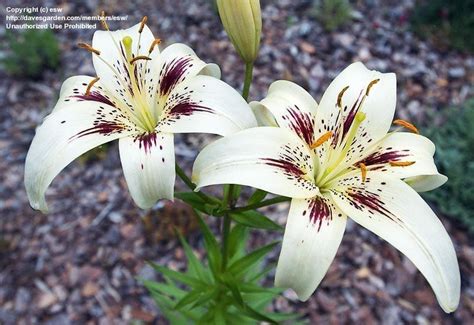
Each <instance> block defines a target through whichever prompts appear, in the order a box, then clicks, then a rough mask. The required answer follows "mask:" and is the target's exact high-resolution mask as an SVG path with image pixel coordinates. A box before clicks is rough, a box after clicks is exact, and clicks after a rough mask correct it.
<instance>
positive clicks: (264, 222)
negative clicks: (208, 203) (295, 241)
mask: <svg viewBox="0 0 474 325" xmlns="http://www.w3.org/2000/svg"><path fill="white" fill-rule="evenodd" d="M230 216H231V218H232V220H234V221H235V222H237V223H239V224H241V225H244V226H247V227H251V228H257V229H267V230H277V231H283V227H282V226H280V225H278V224H276V223H275V222H274V221H272V220H271V219H269V218H268V217H266V216H265V215H263V214H261V213H260V212H257V211H255V210H250V211H243V212H231V213H230Z"/></svg>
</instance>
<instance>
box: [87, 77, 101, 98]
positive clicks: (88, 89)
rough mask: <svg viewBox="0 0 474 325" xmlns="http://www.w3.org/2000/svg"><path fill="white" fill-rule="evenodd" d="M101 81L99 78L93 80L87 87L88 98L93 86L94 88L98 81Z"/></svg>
mask: <svg viewBox="0 0 474 325" xmlns="http://www.w3.org/2000/svg"><path fill="white" fill-rule="evenodd" d="M99 79H100V78H99V77H96V78H94V79H92V80H91V82H89V84H88V85H87V88H86V96H89V94H90V92H91V88H92V86H94V84H95V83H96V82H97V81H99Z"/></svg>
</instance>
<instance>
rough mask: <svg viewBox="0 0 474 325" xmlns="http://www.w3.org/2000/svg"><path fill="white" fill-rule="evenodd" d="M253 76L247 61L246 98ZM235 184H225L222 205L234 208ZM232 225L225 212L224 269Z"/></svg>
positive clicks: (228, 215) (243, 95)
mask: <svg viewBox="0 0 474 325" xmlns="http://www.w3.org/2000/svg"><path fill="white" fill-rule="evenodd" d="M252 77H253V62H246V63H245V78H244V88H243V90H242V97H243V98H244V99H245V100H248V98H249V92H250V86H251V85H252ZM234 188H235V185H233V184H230V185H224V199H223V201H222V207H223V208H228V209H229V210H232V209H233V207H234V204H235V201H236V200H235V198H234ZM231 226H232V219H231V218H230V214H229V212H227V213H225V214H224V221H223V225H222V270H225V269H226V267H227V261H228V259H229V256H228V255H229V254H228V253H229V233H230V229H231Z"/></svg>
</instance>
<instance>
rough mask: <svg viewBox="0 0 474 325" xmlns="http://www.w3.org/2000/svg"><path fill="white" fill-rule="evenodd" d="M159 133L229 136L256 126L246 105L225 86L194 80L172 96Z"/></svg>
mask: <svg viewBox="0 0 474 325" xmlns="http://www.w3.org/2000/svg"><path fill="white" fill-rule="evenodd" d="M161 114H162V115H161V118H160V123H159V125H158V129H159V130H160V131H162V132H169V133H193V132H201V133H212V134H219V135H228V134H231V133H234V132H237V131H240V130H243V129H246V128H250V127H254V126H257V121H256V120H255V116H254V115H253V113H252V111H251V109H250V107H249V105H248V104H247V102H246V101H245V100H244V99H243V98H242V96H240V94H239V93H238V92H237V91H236V90H235V89H233V88H232V87H230V86H229V85H228V84H226V83H225V82H223V81H221V80H219V79H216V78H213V77H209V76H196V77H194V78H191V79H189V80H187V81H185V82H183V83H181V84H179V85H178V86H176V88H175V89H174V90H173V91H172V92H171V94H170V95H169V98H168V100H167V102H166V106H165V108H164V110H163V112H162V113H161Z"/></svg>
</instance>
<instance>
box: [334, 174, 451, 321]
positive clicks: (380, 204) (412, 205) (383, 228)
mask: <svg viewBox="0 0 474 325" xmlns="http://www.w3.org/2000/svg"><path fill="white" fill-rule="evenodd" d="M331 186H332V188H333V190H332V191H331V196H332V197H333V199H334V201H335V202H336V204H337V205H338V206H339V208H340V209H341V210H342V211H344V212H345V213H346V214H347V215H348V216H350V217H351V218H352V219H353V220H354V221H355V222H357V223H358V224H360V225H362V226H363V227H365V228H367V229H369V230H370V231H372V232H374V233H375V234H377V235H378V236H380V237H382V238H383V239H385V240H386V241H388V242H389V243H390V244H392V245H393V246H394V247H395V248H397V249H398V250H400V251H401V252H402V253H403V254H405V255H406V256H407V257H408V258H409V259H410V260H411V261H412V262H413V263H414V264H415V265H416V267H417V268H418V269H419V270H420V272H421V273H422V274H423V275H424V276H425V278H426V280H427V281H428V282H429V284H430V285H431V287H432V288H433V291H434V292H435V294H436V297H437V299H438V302H439V304H440V305H441V307H442V308H443V310H444V311H445V312H452V311H454V310H455V309H456V308H457V306H458V304H459V297H460V296H459V295H460V274H459V266H458V262H457V259H456V252H455V251H454V247H453V244H452V242H451V239H450V238H449V235H448V234H447V232H446V230H445V229H444V227H443V224H442V223H441V221H440V220H439V219H438V218H437V217H436V215H435V214H434V213H433V211H432V210H431V208H430V207H429V206H428V204H426V202H425V201H423V199H422V198H421V197H420V196H419V195H418V193H416V192H415V190H413V189H412V188H411V187H410V186H408V185H407V184H405V183H404V182H403V181H401V180H398V179H396V178H393V177H388V176H387V175H384V174H383V173H380V172H373V173H371V174H370V176H368V177H367V179H366V180H365V182H363V181H362V179H361V176H360V175H359V173H352V174H348V175H346V176H345V177H342V178H340V179H339V180H336V181H334V183H333V184H331Z"/></svg>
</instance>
